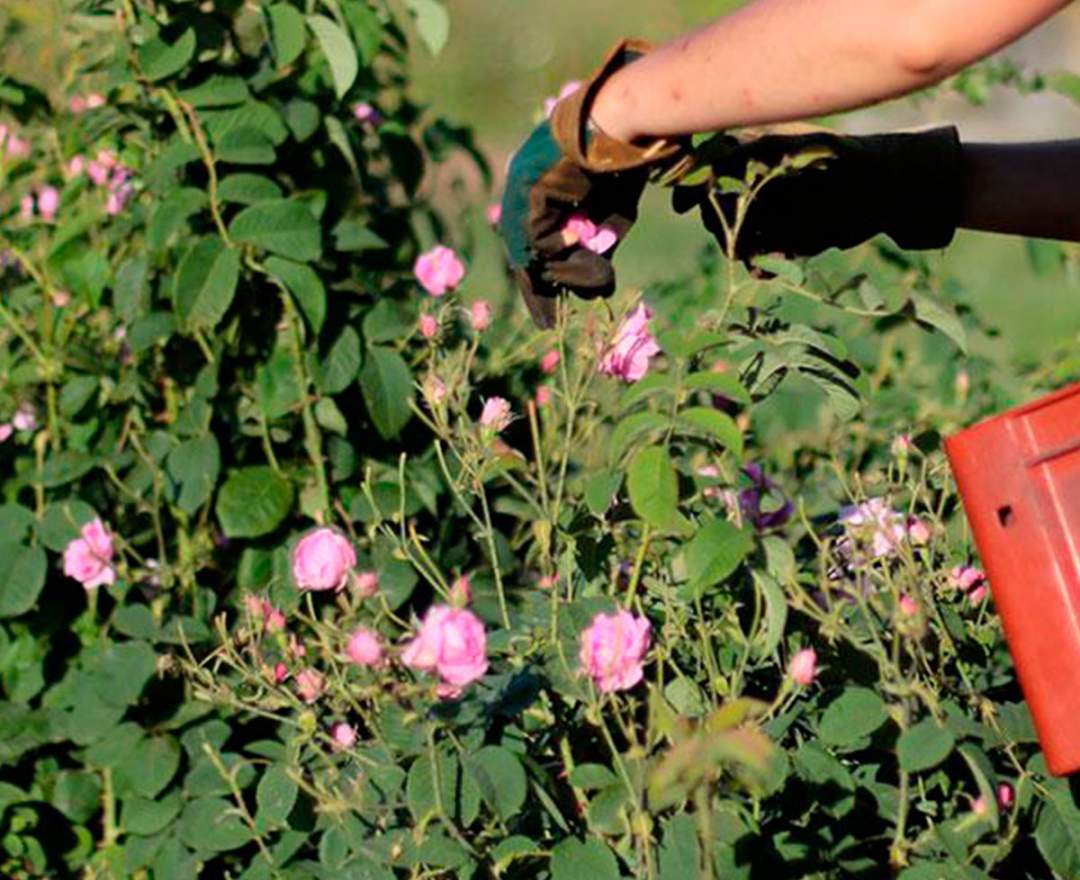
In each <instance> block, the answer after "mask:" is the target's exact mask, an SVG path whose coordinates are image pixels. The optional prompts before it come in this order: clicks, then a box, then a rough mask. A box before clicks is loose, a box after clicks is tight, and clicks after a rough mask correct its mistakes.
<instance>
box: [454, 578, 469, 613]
mask: <svg viewBox="0 0 1080 880" xmlns="http://www.w3.org/2000/svg"><path fill="white" fill-rule="evenodd" d="M471 601H472V583H471V582H470V581H469V576H468V575H467V574H463V575H461V576H460V577H457V578H455V579H454V582H453V583H452V584H451V585H450V604H451V605H453V606H454V607H455V608H464V607H465V606H466V605H468V604H469V603H470V602H471Z"/></svg>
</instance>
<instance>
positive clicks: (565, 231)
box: [562, 214, 619, 254]
mask: <svg viewBox="0 0 1080 880" xmlns="http://www.w3.org/2000/svg"><path fill="white" fill-rule="evenodd" d="M562 237H563V241H564V242H565V243H566V246H567V247H570V246H572V245H575V244H580V245H581V246H582V247H583V248H586V249H588V250H590V251H592V252H593V253H596V254H603V253H606V252H607V251H609V250H611V248H613V247H614V246H615V242H617V241H618V240H619V236H618V235H616V233H615V230H614V229H610V228H609V227H607V226H597V225H596V224H595V223H593V222H592V220H590V219H589V218H588V217H586V216H585V215H584V214H574V215H573V216H571V217H570V219H569V220H567V221H566V224H565V225H564V226H563V228H562Z"/></svg>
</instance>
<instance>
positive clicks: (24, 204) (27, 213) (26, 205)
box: [19, 196, 34, 220]
mask: <svg viewBox="0 0 1080 880" xmlns="http://www.w3.org/2000/svg"><path fill="white" fill-rule="evenodd" d="M19 219H21V220H33V219H34V197H33V196H23V197H22V198H21V199H19Z"/></svg>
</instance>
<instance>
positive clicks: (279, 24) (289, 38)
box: [266, 3, 307, 67]
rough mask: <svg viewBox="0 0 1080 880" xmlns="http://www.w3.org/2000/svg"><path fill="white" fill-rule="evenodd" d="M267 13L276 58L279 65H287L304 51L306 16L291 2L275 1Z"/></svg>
mask: <svg viewBox="0 0 1080 880" xmlns="http://www.w3.org/2000/svg"><path fill="white" fill-rule="evenodd" d="M266 14H267V15H268V16H269V18H270V41H271V43H272V44H273V46H274V60H275V61H276V62H277V66H278V67H286V66H288V65H290V64H292V63H293V62H294V61H295V60H296V59H297V58H299V57H300V53H301V52H303V51H304V43H306V42H307V33H306V32H305V31H304V16H302V15H301V14H300V12H299V11H298V10H297V9H296V7H295V6H292V5H291V4H289V3H275V4H274V5H273V6H271V7H270V8H269V9H268V10H267V11H266Z"/></svg>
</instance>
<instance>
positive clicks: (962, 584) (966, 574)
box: [949, 565, 986, 593]
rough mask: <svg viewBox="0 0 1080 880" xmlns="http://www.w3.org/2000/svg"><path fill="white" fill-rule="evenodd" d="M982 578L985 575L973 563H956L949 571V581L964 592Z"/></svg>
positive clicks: (976, 584) (980, 581)
mask: <svg viewBox="0 0 1080 880" xmlns="http://www.w3.org/2000/svg"><path fill="white" fill-rule="evenodd" d="M984 580H986V575H985V574H984V573H983V572H982V571H980V570H979V569H977V568H975V566H973V565H957V566H955V567H954V568H953V569H952V571H950V572H949V583H950V584H951V585H952V586H954V587H956V589H958V590H960V591H962V592H965V593H966V592H967V591H968V590H970V589H971V588H972V587H977V586H978V585H979V584H981V583H982V582H983V581H984Z"/></svg>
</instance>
